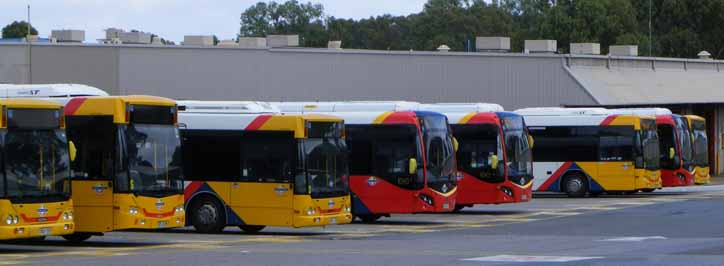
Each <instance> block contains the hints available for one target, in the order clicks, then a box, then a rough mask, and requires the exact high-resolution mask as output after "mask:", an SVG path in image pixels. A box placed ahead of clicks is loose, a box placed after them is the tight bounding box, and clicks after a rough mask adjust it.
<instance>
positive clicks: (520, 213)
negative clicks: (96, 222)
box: [0, 183, 724, 266]
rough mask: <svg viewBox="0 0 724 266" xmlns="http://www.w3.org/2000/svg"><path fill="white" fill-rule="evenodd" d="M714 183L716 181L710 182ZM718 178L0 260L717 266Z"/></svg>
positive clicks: (11, 247) (112, 243)
mask: <svg viewBox="0 0 724 266" xmlns="http://www.w3.org/2000/svg"><path fill="white" fill-rule="evenodd" d="M717 184H719V183H717ZM722 206H724V185H712V186H697V187H689V188H680V189H665V190H662V191H658V192H655V193H649V194H636V195H626V196H621V195H616V196H601V197H597V198H584V199H569V198H566V197H564V196H561V195H536V198H535V199H534V200H533V201H532V202H529V203H522V204H508V205H480V206H476V207H475V208H467V209H464V210H463V211H462V212H460V213H455V214H416V215H393V216H392V217H390V218H383V219H382V220H380V222H379V223H377V224H361V223H355V224H352V225H339V226H329V227H325V228H303V229H289V228H267V229H265V230H264V231H263V232H262V233H259V234H253V235H249V234H244V233H242V232H240V231H239V230H238V229H236V228H232V227H229V228H227V230H226V231H225V232H224V233H223V234H216V235H203V234H196V233H194V232H193V231H192V230H191V228H183V229H176V230H168V231H163V232H154V231H140V232H139V231H133V232H113V233H108V234H106V235H105V236H102V237H93V238H91V240H90V241H88V242H86V243H83V244H80V245H69V244H68V243H67V242H65V241H63V240H62V239H61V238H57V237H51V238H49V239H48V240H46V241H42V242H30V243H22V244H7V243H4V244H3V243H0V265H48V264H53V265H677V266H678V265H716V266H721V265H724V211H722Z"/></svg>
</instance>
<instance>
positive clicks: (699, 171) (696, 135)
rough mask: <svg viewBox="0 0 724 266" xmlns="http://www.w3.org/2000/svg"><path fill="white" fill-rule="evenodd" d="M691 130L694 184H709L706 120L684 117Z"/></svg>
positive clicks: (694, 116) (699, 117)
mask: <svg viewBox="0 0 724 266" xmlns="http://www.w3.org/2000/svg"><path fill="white" fill-rule="evenodd" d="M685 117H686V119H687V120H688V122H689V127H690V129H691V134H692V141H693V143H694V145H693V147H694V171H693V172H692V175H694V182H695V183H696V184H697V185H704V184H709V183H710V182H711V174H710V172H709V171H710V169H709V138H708V137H707V134H706V129H707V127H706V119H704V118H703V117H701V116H696V115H687V116H685Z"/></svg>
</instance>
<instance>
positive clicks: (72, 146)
mask: <svg viewBox="0 0 724 266" xmlns="http://www.w3.org/2000/svg"><path fill="white" fill-rule="evenodd" d="M68 153H69V155H70V161H71V162H75V156H76V154H78V150H77V149H76V148H75V143H73V141H68Z"/></svg>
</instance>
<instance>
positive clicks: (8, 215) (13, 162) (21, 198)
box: [0, 99, 75, 240]
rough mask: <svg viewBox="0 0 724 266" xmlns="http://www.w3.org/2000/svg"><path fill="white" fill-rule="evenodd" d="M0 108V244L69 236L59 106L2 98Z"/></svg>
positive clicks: (66, 153)
mask: <svg viewBox="0 0 724 266" xmlns="http://www.w3.org/2000/svg"><path fill="white" fill-rule="evenodd" d="M0 109H1V110H2V111H1V113H0V150H1V152H0V157H1V159H0V165H1V167H0V169H1V170H2V175H0V219H2V220H0V240H10V239H28V238H35V239H42V238H44V237H45V236H53V235H55V236H57V235H68V234H71V233H73V232H74V230H75V225H74V223H73V201H72V200H71V199H70V182H69V181H70V179H69V173H70V171H69V170H70V157H72V156H71V154H72V150H73V149H72V148H69V143H68V141H67V138H66V135H65V129H64V128H65V125H64V120H63V119H64V118H63V110H62V106H61V105H59V104H56V103H52V102H46V101H39V100H28V99H5V100H0ZM70 146H71V147H72V145H70Z"/></svg>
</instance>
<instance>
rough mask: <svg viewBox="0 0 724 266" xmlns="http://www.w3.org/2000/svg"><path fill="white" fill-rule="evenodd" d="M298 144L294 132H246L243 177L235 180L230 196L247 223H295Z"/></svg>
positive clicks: (242, 159)
mask: <svg viewBox="0 0 724 266" xmlns="http://www.w3.org/2000/svg"><path fill="white" fill-rule="evenodd" d="M297 145H298V144H297V143H296V141H295V140H294V137H293V133H288V132H247V133H244V137H243V140H242V144H241V146H242V147H241V149H242V152H241V161H242V163H241V179H240V180H239V181H240V182H233V183H232V184H231V191H230V198H231V206H232V207H233V208H234V209H236V210H238V211H239V214H240V215H241V217H239V218H241V219H242V220H243V222H244V223H245V224H249V225H270V226H291V225H292V223H293V214H294V187H293V185H292V182H293V181H294V176H293V174H294V172H295V168H297V163H298V162H297V161H298V160H297ZM299 163H300V164H301V162H299ZM302 169H303V168H302ZM299 174H300V175H303V172H301V173H299Z"/></svg>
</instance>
